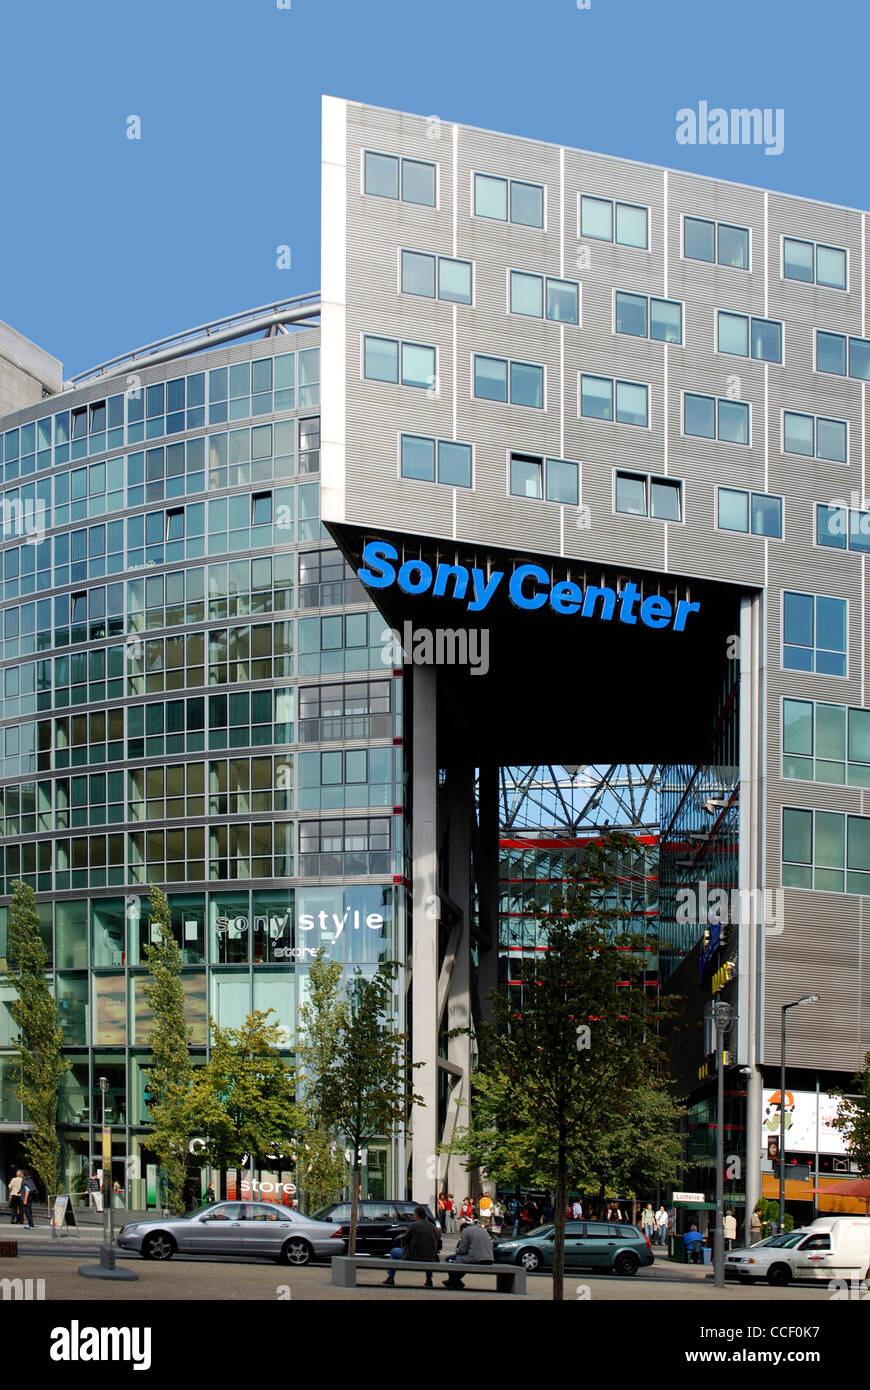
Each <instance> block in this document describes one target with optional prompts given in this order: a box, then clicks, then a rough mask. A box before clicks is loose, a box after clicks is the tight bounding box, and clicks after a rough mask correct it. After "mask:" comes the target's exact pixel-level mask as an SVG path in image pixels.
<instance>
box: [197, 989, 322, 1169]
mask: <svg viewBox="0 0 870 1390" xmlns="http://www.w3.org/2000/svg"><path fill="white" fill-rule="evenodd" d="M273 1013H274V1009H268V1010H266V1012H265V1013H264V1012H263V1011H262V1010H259V1009H257V1010H255V1011H254V1012H253V1013H251V1014H248V1016H247V1018H246V1019H245V1022H244V1024H243V1025H242V1027H241V1028H221V1027H220V1025H219V1024H217V1023H216V1022H215V1020H214V1019H213V1018H212V1019H210V1020H209V1026H210V1029H211V1039H212V1042H211V1055H210V1057H209V1060H208V1062H207V1063H206V1065H205V1066H204V1067H203V1068H201V1070H200V1071H199V1073H198V1074H197V1076H196V1078H195V1080H194V1083H193V1089H192V1092H191V1101H190V1112H189V1113H190V1118H191V1128H192V1129H195V1130H197V1131H198V1132H200V1133H201V1134H202V1135H203V1136H204V1142H205V1148H204V1150H203V1155H204V1157H205V1158H206V1160H207V1161H208V1162H209V1163H211V1164H212V1165H213V1166H214V1167H216V1168H220V1169H225V1168H241V1167H242V1166H243V1164H244V1162H245V1160H246V1158H247V1159H248V1160H249V1161H250V1162H251V1164H252V1165H254V1164H255V1163H256V1164H259V1165H262V1163H263V1161H264V1160H266V1159H270V1158H275V1157H277V1158H282V1157H286V1158H288V1159H289V1158H290V1157H291V1156H292V1155H294V1154H295V1153H296V1150H297V1145H298V1141H299V1136H300V1133H301V1131H302V1129H303V1121H302V1115H301V1113H300V1110H299V1106H298V1105H297V1104H296V1096H295V1092H296V1083H295V1077H294V1074H293V1071H292V1069H291V1067H290V1066H289V1065H288V1063H287V1062H286V1061H285V1059H284V1057H283V1056H282V1055H281V1053H280V1051H279V1050H278V1049H279V1047H280V1046H281V1045H282V1044H283V1043H284V1040H285V1031H284V1029H283V1028H282V1027H281V1026H280V1025H279V1024H278V1023H275V1022H271V1021H270V1019H269V1015H270V1014H273ZM251 1195H252V1196H253V1194H251Z"/></svg>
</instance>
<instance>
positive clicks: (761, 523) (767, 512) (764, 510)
mask: <svg viewBox="0 0 870 1390" xmlns="http://www.w3.org/2000/svg"><path fill="white" fill-rule="evenodd" d="M752 534H753V535H754V536H773V537H775V538H776V539H779V537H780V536H781V535H782V498H781V497H768V496H766V495H765V494H764V493H763V492H753V494H752Z"/></svg>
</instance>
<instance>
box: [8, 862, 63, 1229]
mask: <svg viewBox="0 0 870 1390" xmlns="http://www.w3.org/2000/svg"><path fill="white" fill-rule="evenodd" d="M7 935H8V942H9V961H10V966H11V969H10V980H11V983H12V985H13V988H14V989H15V992H16V994H17V996H18V997H17V998H16V999H15V1000H14V1001H13V1002H12V1003H11V1004H10V1006H9V1012H10V1013H11V1015H12V1017H13V1019H14V1020H15V1023H16V1025H17V1027H18V1029H19V1038H18V1066H19V1072H18V1076H19V1084H18V1087H17V1088H16V1091H15V1095H16V1096H17V1097H18V1099H19V1100H20V1101H21V1103H22V1104H23V1106H24V1109H25V1111H26V1112H27V1118H28V1120H29V1121H30V1130H29V1132H28V1133H27V1134H26V1135H25V1137H24V1140H23V1147H24V1152H25V1153H26V1155H27V1160H28V1163H29V1164H30V1166H31V1167H32V1169H33V1171H34V1173H36V1175H37V1176H38V1177H39V1178H41V1180H42V1182H43V1184H44V1186H45V1191H46V1196H47V1197H48V1199H49V1202H50V1201H51V1199H52V1197H54V1196H55V1195H56V1193H57V1186H58V1176H59V1168H60V1142H59V1140H58V1137H57V1101H58V1091H59V1089H60V1083H61V1079H62V1077H63V1075H64V1073H65V1072H67V1071H68V1070H69V1067H70V1063H69V1062H68V1061H67V1059H66V1058H65V1057H64V1056H63V1052H62V1048H63V1034H62V1032H61V1030H60V1028H59V1027H58V1024H57V1005H56V1004H55V1002H54V996H53V994H52V992H51V988H50V986H49V983H48V979H47V978H46V974H45V970H46V966H47V964H48V954H47V952H46V949H45V946H44V944H43V941H42V937H41V936H40V934H39V914H38V912H37V910H36V896H35V894H34V892H33V889H32V888H31V887H30V885H29V884H27V883H22V882H21V880H20V879H16V880H15V882H14V883H13V885H12V902H11V904H10V907H9V927H8V933H7Z"/></svg>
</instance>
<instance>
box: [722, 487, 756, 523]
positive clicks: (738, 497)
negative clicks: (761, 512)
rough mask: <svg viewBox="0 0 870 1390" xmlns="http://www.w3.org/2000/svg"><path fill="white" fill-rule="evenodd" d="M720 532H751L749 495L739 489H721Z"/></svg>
mask: <svg viewBox="0 0 870 1390" xmlns="http://www.w3.org/2000/svg"><path fill="white" fill-rule="evenodd" d="M718 500H719V530H720V531H748V530H749V493H748V492H741V491H739V490H738V489H737V488H730V487H720V489H719V499H718Z"/></svg>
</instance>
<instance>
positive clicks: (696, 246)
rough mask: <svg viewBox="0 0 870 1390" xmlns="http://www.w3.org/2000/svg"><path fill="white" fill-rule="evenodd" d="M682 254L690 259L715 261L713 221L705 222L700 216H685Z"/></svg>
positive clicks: (714, 228)
mask: <svg viewBox="0 0 870 1390" xmlns="http://www.w3.org/2000/svg"><path fill="white" fill-rule="evenodd" d="M683 254H684V255H685V256H686V258H687V259H688V260H690V261H715V259H716V224H715V222H707V221H706V220H705V219H704V218H702V217H687V218H686V219H685V221H684V222H683Z"/></svg>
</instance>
